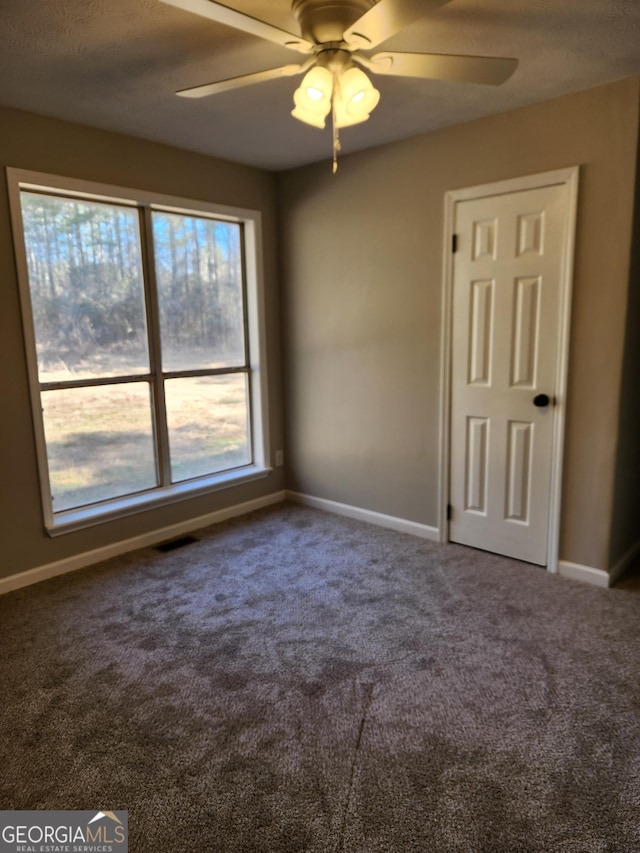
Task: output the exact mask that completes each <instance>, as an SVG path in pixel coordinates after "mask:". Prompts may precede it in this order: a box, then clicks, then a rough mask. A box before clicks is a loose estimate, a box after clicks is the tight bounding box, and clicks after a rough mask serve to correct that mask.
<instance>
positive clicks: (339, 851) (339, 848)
mask: <svg viewBox="0 0 640 853" xmlns="http://www.w3.org/2000/svg"><path fill="white" fill-rule="evenodd" d="M374 687H375V684H370V685H369V687H368V689H367V694H366V698H365V704H364V708H363V711H362V716H361V718H360V725H359V726H358V734H357V736H356V743H355V747H354V750H353V759H352V761H351V769H350V771H349V784H348V786H347V796H346V800H345V804H344V812H343V815H342V823H341V825H340V832H339V834H338V840H337V842H336V846H335V849H334V853H344V838H345V831H346V828H347V816H348V814H349V807H350V806H351V795H352V793H353V781H354V777H355V774H356V764H357V762H358V755H359V753H360V746H361V744H362V734H363V732H364V727H365V724H366V722H367V716H368V715H369V711H370V709H371V705H372V703H373V690H374Z"/></svg>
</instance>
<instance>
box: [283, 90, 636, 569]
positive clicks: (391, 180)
mask: <svg viewBox="0 0 640 853" xmlns="http://www.w3.org/2000/svg"><path fill="white" fill-rule="evenodd" d="M639 86H640V81H639V80H638V79H637V78H633V79H629V80H626V81H622V82H620V83H616V84H614V85H610V86H606V87H601V88H598V89H593V90H590V91H586V92H581V93H578V94H575V95H571V96H567V97H563V98H559V99H556V100H553V101H548V102H546V103H542V104H537V105H534V106H531V107H526V108H524V109H520V110H517V111H514V112H510V113H504V114H502V115H497V116H493V117H491V118H487V119H482V120H480V121H476V122H473V123H470V124H467V125H463V126H459V127H454V128H449V129H446V130H443V131H439V132H436V133H433V134H429V135H426V136H422V137H418V138H415V139H412V140H409V141H406V142H400V143H396V144H393V145H387V146H384V147H381V148H378V149H373V150H370V151H366V152H362V153H359V154H355V155H353V156H350V157H344V158H343V159H342V161H341V163H340V169H339V171H338V174H337V175H336V176H335V177H334V176H332V175H331V170H330V164H329V163H328V162H326V163H320V164H315V165H313V166H309V167H304V168H301V169H297V170H293V171H290V172H287V173H284V174H283V175H281V176H280V180H279V193H280V209H281V217H282V220H281V225H282V233H283V258H282V264H283V276H284V287H285V290H284V293H285V297H284V305H283V312H284V323H285V393H286V401H287V412H286V441H287V454H288V461H289V468H288V472H289V473H288V477H289V479H288V486H289V487H290V488H292V489H294V490H296V491H300V492H303V493H307V494H310V495H314V496H317V497H322V498H328V499H331V500H334V501H341V502H344V503H347V504H352V505H355V506H359V507H364V508H366V509H370V510H374V511H378V512H383V513H388V514H390V515H394V516H399V517H402V518H406V519H410V520H413V521H417V522H422V523H424V524H427V525H432V526H437V480H438V464H439V460H438V423H439V371H440V310H441V288H442V233H443V198H444V194H445V192H446V191H448V190H452V189H456V188H460V187H466V186H473V185H477V184H482V183H487V182H492V181H499V180H503V179H507V178H512V177H516V176H520V175H526V174H533V173H537V172H543V171H548V170H551V169H557V168H562V167H566V166H573V165H580V166H581V167H582V170H581V181H580V197H579V210H578V224H577V248H576V268H575V280H574V301H573V311H572V340H571V353H570V359H571V361H570V371H571V373H570V382H569V394H568V405H567V440H566V450H565V473H564V494H563V511H562V531H561V553H560V556H561V558H562V559H565V560H570V561H573V562H576V563H581V564H584V565H588V566H594V567H599V568H607V567H608V565H609V554H610V536H611V518H612V505H613V495H614V475H615V464H614V462H615V454H616V433H617V426H618V419H619V401H620V382H621V373H622V363H623V344H624V333H625V322H624V321H625V310H626V305H627V289H628V284H629V258H630V246H631V225H632V208H633V192H634V175H635V157H636V141H637V137H638V92H639ZM371 120H372V121H373V120H374V118H373V117H372V119H371ZM345 133H348V131H345Z"/></svg>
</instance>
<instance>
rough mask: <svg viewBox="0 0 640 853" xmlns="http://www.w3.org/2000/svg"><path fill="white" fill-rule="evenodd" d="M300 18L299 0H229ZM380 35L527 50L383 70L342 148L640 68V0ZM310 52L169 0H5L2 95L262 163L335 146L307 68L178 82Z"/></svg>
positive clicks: (494, 9)
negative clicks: (512, 66) (409, 73)
mask: <svg viewBox="0 0 640 853" xmlns="http://www.w3.org/2000/svg"><path fill="white" fill-rule="evenodd" d="M225 2H226V4H227V5H230V6H233V7H234V8H236V9H239V10H240V11H242V12H246V13H248V14H251V15H253V16H254V17H258V18H262V19H264V20H267V21H269V22H270V23H272V24H275V25H276V26H280V27H282V28H284V29H286V30H289V31H292V32H298V29H297V24H296V22H295V20H294V19H293V17H292V16H291V13H290V0H225ZM380 49H385V50H386V49H389V50H406V51H428V52H432V53H460V54H476V55H482V54H484V55H496V56H515V57H517V58H519V60H520V65H519V67H518V70H517V71H516V73H515V75H514V76H513V77H512V78H511V80H509V81H508V82H507V83H506V84H504V85H503V86H500V87H495V88H494V87H489V86H487V87H485V86H479V85H472V84H461V83H442V82H436V81H428V80H410V79H408V78H398V77H395V78H389V77H379V76H378V77H376V78H375V82H376V86H377V88H379V90H380V92H381V101H380V104H379V106H378V107H377V109H376V110H375V111H374V112H373V113H372V115H371V118H370V119H369V121H368V122H366V123H365V124H362V125H359V126H357V127H353V128H347V129H345V130H344V131H343V132H342V145H343V151H344V152H351V151H357V150H360V149H363V148H368V147H371V146H373V145H379V144H382V143H385V142H390V141H393V140H398V139H404V138H407V137H410V136H415V135H416V134H419V133H425V132H428V131H431V130H435V129H437V128H441V127H446V126H448V125H453V124H459V123H461V122H465V121H469V120H471V119H474V118H479V117H481V116H485V115H489V114H492V113H497V112H503V111H505V110H510V109H513V108H515V107H519V106H523V105H525V104H530V103H533V102H535V101H541V100H546V99H548V98H552V97H554V96H557V95H562V94H565V93H568V92H575V91H579V90H581V89H588V88H590V87H592V86H597V85H599V84H602V83H608V82H612V81H614V80H619V79H622V78H624V77H629V76H632V75H634V74H638V73H640V0H452V2H450V3H448V4H447V5H445V6H443V7H441V8H439V9H437V10H436V11H434V12H431V13H430V14H429V15H428V16H425V18H424V19H423V20H421V21H419V22H417V23H416V24H414V25H412V26H411V27H409V28H407V29H406V30H404V31H403V32H401V33H399V34H398V35H396V36H395V37H394V38H392V39H390V40H389V41H388V42H386V43H385V44H384V45H383V46H381V48H380ZM299 60H300V54H298V53H293V52H291V51H288V50H286V49H285V48H281V47H279V46H277V45H275V44H272V43H269V42H266V41H262V40H260V39H257V38H255V37H253V36H250V35H246V34H244V33H241V32H239V31H236V30H232V29H229V28H226V27H223V26H221V25H218V24H215V23H213V22H210V21H207V20H205V19H203V18H201V17H198V16H196V15H193V14H189V13H187V12H183V11H180V10H178V9H176V8H173V7H170V6H167V5H164V4H162V3H160V2H158V0H0V103H2V104H5V105H7V106H12V107H18V108H21V109H26V110H30V111H32V112H37V113H43V114H46V115H51V116H57V117H59V118H63V119H68V120H71V121H77V122H80V123H82V124H87V125H92V126H94V127H100V128H107V129H110V130H115V131H120V132H123V133H128V134H131V135H133V136H138V137H143V138H146V139H152V140H157V141H159V142H164V143H168V144H170V145H176V146H179V147H181V148H186V149H191V150H194V151H199V152H203V153H205V154H212V155H217V156H220V157H225V158H227V159H231V160H236V161H239V162H242V163H248V164H252V165H255V166H260V167H263V168H266V169H275V170H279V169H285V168H289V167H292V166H298V165H302V164H304V163H310V162H313V161H316V160H322V159H329V158H330V156H331V132H330V130H329V129H326V130H324V131H320V130H316V129H315V128H311V127H308V126H306V125H303V124H301V123H300V122H298V121H296V120H295V119H293V118H291V116H290V110H291V108H292V106H293V105H292V94H293V90H294V89H295V88H296V86H297V79H296V78H283V79H278V80H275V81H271V82H267V83H261V84H258V85H255V86H252V87H250V88H245V89H237V90H235V91H231V92H226V93H224V94H219V95H214V96H211V97H208V98H203V99H199V100H192V99H183V98H178V97H176V95H175V94H174V92H175V90H176V89H180V88H185V87H189V86H196V85H199V84H202V83H208V82H211V81H214V80H217V79H223V78H225V77H231V76H234V75H240V74H246V73H250V72H253V71H258V70H262V69H265V68H271V67H274V66H277V65H282V64H286V63H290V62H297V61H299Z"/></svg>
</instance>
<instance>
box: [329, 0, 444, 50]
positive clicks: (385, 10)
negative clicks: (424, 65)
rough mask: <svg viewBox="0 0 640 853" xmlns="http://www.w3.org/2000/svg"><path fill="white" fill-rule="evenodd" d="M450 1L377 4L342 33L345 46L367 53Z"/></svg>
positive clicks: (380, 1) (401, 0)
mask: <svg viewBox="0 0 640 853" xmlns="http://www.w3.org/2000/svg"><path fill="white" fill-rule="evenodd" d="M449 2H450V0H378V2H377V3H376V5H375V6H372V7H371V9H369V10H368V11H367V12H365V13H364V15H362V16H361V17H360V18H358V20H357V21H356V22H355V24H352V25H351V26H350V27H349V29H348V30H345V32H344V40H345V41H346V42H347V44H350V45H354V46H356V47H358V48H362V49H364V50H367V49H369V48H372V47H376V46H377V45H379V44H380V43H381V42H383V41H386V40H387V39H388V38H391V36H392V35H395V33H397V32H400V30H403V29H404V28H405V27H408V26H409V24H412V23H413V22H414V21H417V20H418V18H422V17H424V16H425V15H426V14H427V13H428V12H431V11H432V10H433V9H437V8H438V6H444V4H445V3H449Z"/></svg>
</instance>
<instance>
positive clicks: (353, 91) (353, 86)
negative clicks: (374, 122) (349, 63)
mask: <svg viewBox="0 0 640 853" xmlns="http://www.w3.org/2000/svg"><path fill="white" fill-rule="evenodd" d="M337 89H338V91H337V92H336V93H335V95H334V105H335V109H336V124H337V126H338V127H349V125H352V124H359V123H360V122H362V121H366V120H367V119H368V118H369V115H370V113H371V112H372V110H374V109H375V107H376V106H377V105H378V101H379V100H380V92H379V91H378V90H377V89H374V87H373V85H372V83H371V80H369V78H368V77H367V75H366V74H365V73H364V71H361V70H360V69H359V68H349V69H347V71H345V72H344V73H343V74H341V75H340V79H339V82H338V86H337Z"/></svg>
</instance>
